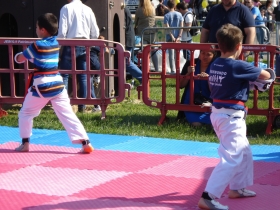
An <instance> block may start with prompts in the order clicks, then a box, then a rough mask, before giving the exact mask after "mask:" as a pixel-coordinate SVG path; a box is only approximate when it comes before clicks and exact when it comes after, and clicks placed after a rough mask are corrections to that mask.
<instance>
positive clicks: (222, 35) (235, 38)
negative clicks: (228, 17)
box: [216, 23, 243, 53]
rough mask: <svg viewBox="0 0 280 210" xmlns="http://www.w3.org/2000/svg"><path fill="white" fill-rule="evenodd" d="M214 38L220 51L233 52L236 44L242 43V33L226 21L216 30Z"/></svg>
mask: <svg viewBox="0 0 280 210" xmlns="http://www.w3.org/2000/svg"><path fill="white" fill-rule="evenodd" d="M216 38H217V40H218V45H219V48H220V50H221V52H223V53H226V52H233V51H234V50H235V48H236V46H237V45H238V44H239V43H242V40H243V34H242V31H241V30H240V29H239V28H238V27H236V26H234V25H232V24H229V23H228V24H225V25H223V26H222V27H221V28H220V29H219V30H218V31H217V33H216Z"/></svg>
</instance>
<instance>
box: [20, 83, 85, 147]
mask: <svg viewBox="0 0 280 210" xmlns="http://www.w3.org/2000/svg"><path fill="white" fill-rule="evenodd" d="M49 101H51V103H52V106H53V109H54V111H55V113H56V116H57V117H58V119H59V120H60V122H61V123H62V125H63V126H64V128H65V130H66V131H67V134H68V136H69V138H70V140H71V141H72V143H81V141H79V140H88V139H89V138H88V135H87V133H86V131H85V129H84V126H83V125H82V123H81V122H80V120H79V119H78V117H77V116H76V115H75V113H74V112H73V110H72V107H71V105H70V99H69V97H68V94H67V91H66V90H65V89H64V90H63V91H62V93H60V94H59V95H57V96H54V97H53V98H44V97H34V96H32V92H30V88H29V90H28V93H27V95H26V97H25V99H24V102H23V105H22V108H21V110H20V112H19V115H18V116H19V120H18V122H19V131H20V137H21V138H29V137H30V136H31V135H32V127H33V118H34V117H37V116H38V115H39V114H40V112H41V109H42V108H44V106H45V105H46V104H47V103H48V102H49Z"/></svg>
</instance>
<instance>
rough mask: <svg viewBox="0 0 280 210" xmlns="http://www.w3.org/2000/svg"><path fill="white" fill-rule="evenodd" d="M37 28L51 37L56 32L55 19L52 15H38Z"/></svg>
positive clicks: (56, 24)
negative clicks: (42, 29)
mask: <svg viewBox="0 0 280 210" xmlns="http://www.w3.org/2000/svg"><path fill="white" fill-rule="evenodd" d="M37 24H38V26H39V28H44V29H46V31H47V32H48V33H49V34H50V35H51V36H53V35H55V34H56V33H57V30H58V21H57V17H56V16H55V15H54V14H52V13H45V14H43V15H40V16H39V17H38V19H37Z"/></svg>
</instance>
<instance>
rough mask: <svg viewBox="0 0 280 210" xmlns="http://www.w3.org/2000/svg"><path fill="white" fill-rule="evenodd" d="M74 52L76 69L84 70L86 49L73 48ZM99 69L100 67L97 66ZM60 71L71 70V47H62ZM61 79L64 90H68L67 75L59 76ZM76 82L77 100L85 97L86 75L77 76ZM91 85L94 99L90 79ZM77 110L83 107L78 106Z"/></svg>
mask: <svg viewBox="0 0 280 210" xmlns="http://www.w3.org/2000/svg"><path fill="white" fill-rule="evenodd" d="M75 52H76V68H77V70H86V49H85V47H75ZM99 68H100V65H99ZM60 69H64V70H71V69H72V60H71V47H68V46H65V47H63V51H62V55H61V60H60ZM61 76H62V77H63V82H64V85H65V88H66V90H68V79H69V74H61ZM77 81H78V83H79V91H78V97H79V98H86V97H87V75H86V74H78V75H77ZM90 81H91V82H90V83H91V97H92V98H96V96H95V93H94V86H93V77H92V76H91V78H90ZM78 109H85V105H78Z"/></svg>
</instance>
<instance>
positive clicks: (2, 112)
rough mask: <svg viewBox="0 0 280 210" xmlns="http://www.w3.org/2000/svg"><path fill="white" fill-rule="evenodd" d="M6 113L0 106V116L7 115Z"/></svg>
mask: <svg viewBox="0 0 280 210" xmlns="http://www.w3.org/2000/svg"><path fill="white" fill-rule="evenodd" d="M7 115H8V112H6V111H5V110H3V109H2V108H1V106H0V118H1V117H4V116H7Z"/></svg>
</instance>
